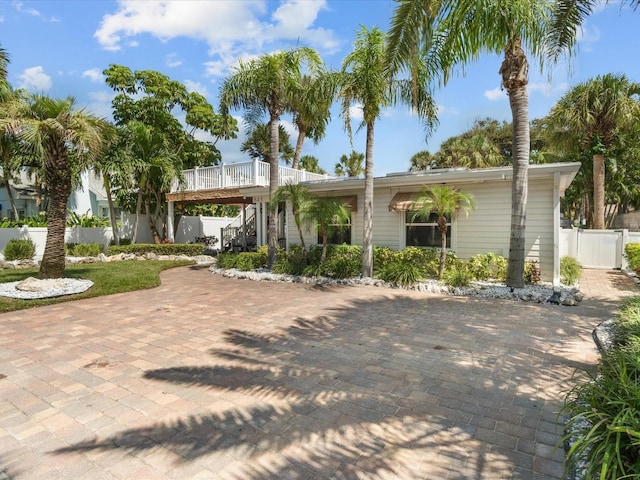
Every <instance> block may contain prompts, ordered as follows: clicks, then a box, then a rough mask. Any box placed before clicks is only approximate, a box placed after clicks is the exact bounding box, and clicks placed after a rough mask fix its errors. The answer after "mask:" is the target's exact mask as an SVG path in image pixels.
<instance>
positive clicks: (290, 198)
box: [271, 182, 311, 257]
mask: <svg viewBox="0 0 640 480" xmlns="http://www.w3.org/2000/svg"><path fill="white" fill-rule="evenodd" d="M310 199H311V194H310V193H309V188H308V187H306V186H304V185H301V184H299V183H296V184H293V183H290V182H287V183H286V184H285V185H282V186H281V187H278V190H276V193H275V194H274V196H273V198H272V201H271V208H272V209H273V210H272V212H271V213H272V214H275V213H277V208H278V204H280V203H281V202H289V203H290V204H291V213H292V214H293V221H294V222H295V224H296V229H297V230H298V237H300V246H301V247H302V254H303V255H304V256H305V257H306V253H307V250H306V246H305V244H304V235H303V234H302V213H303V212H304V210H305V208H306V207H307V204H308V203H309V200H310Z"/></svg>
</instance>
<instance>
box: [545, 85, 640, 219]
mask: <svg viewBox="0 0 640 480" xmlns="http://www.w3.org/2000/svg"><path fill="white" fill-rule="evenodd" d="M639 97H640V83H635V82H631V81H630V80H629V79H628V78H627V77H626V76H625V75H616V74H606V75H601V76H597V77H596V78H593V79H591V80H587V81H586V82H583V83H581V84H579V85H576V86H575V87H574V88H572V89H571V90H570V91H569V92H567V93H566V94H565V95H563V96H562V98H560V100H558V103H556V104H555V105H554V107H553V108H552V109H551V112H550V114H549V117H548V121H549V126H550V128H551V129H552V131H554V132H555V135H554V140H555V142H556V144H559V145H561V146H569V145H567V142H575V143H577V145H578V146H579V148H580V149H581V150H582V151H589V152H590V153H591V154H592V158H593V228H595V229H603V228H605V154H606V152H607V150H608V149H609V148H611V146H612V144H613V142H614V140H615V138H616V137H617V136H618V135H619V134H621V133H623V132H624V131H625V130H629V129H634V127H635V128H637V126H638V121H639V120H638V119H639V118H640V100H639Z"/></svg>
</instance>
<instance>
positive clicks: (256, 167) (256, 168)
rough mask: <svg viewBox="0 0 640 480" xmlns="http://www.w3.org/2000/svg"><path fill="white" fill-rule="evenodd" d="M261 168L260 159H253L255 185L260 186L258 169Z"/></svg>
mask: <svg viewBox="0 0 640 480" xmlns="http://www.w3.org/2000/svg"><path fill="white" fill-rule="evenodd" d="M259 168H260V165H259V161H258V157H253V182H252V183H253V185H254V186H255V185H258V171H259V170H258V169H259Z"/></svg>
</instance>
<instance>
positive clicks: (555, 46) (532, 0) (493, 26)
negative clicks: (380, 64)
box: [388, 0, 591, 288]
mask: <svg viewBox="0 0 640 480" xmlns="http://www.w3.org/2000/svg"><path fill="white" fill-rule="evenodd" d="M558 3H563V4H568V3H570V4H576V3H581V2H577V1H575V0H566V1H563V2H556V1H552V0H504V1H500V2H487V1H485V0H471V1H468V2H450V1H441V2H434V3H431V2H429V3H427V2H424V1H423V0H400V1H399V3H398V6H397V7H396V10H395V11H394V15H393V18H392V20H391V29H390V34H389V55H388V69H389V71H390V72H391V73H392V74H393V73H395V72H397V71H399V70H402V69H406V70H408V71H409V72H410V74H411V76H412V78H413V79H414V84H417V83H419V82H418V81H417V80H416V79H417V75H416V72H417V68H416V66H417V65H418V62H419V61H424V62H425V63H426V65H428V66H429V67H430V72H431V77H432V79H434V78H436V77H437V78H439V79H441V80H442V81H443V82H446V81H447V80H448V79H449V78H450V76H451V73H452V71H453V70H454V69H455V68H456V67H458V66H460V65H464V64H466V63H468V62H469V61H471V60H475V59H477V58H478V57H479V56H480V54H481V53H484V52H492V53H504V60H503V62H502V65H501V67H500V71H499V74H500V75H501V77H502V86H503V88H504V89H505V90H506V91H507V95H508V96H509V103H510V105H511V112H512V115H513V148H512V158H513V180H512V201H511V233H510V240H509V265H508V271H507V280H506V282H507V285H509V286H511V287H516V288H521V287H523V286H524V280H523V278H524V275H523V274H524V261H525V217H526V203H527V196H526V194H527V168H528V163H529V154H530V132H529V118H528V116H529V114H528V112H529V104H528V103H529V100H528V94H527V83H528V70H529V68H528V60H527V57H526V54H525V51H524V49H523V47H526V48H528V49H529V51H530V53H531V54H532V55H533V56H535V57H538V58H540V59H541V64H542V59H543V58H545V56H546V55H548V54H550V52H553V55H552V56H551V58H552V59H555V58H557V54H559V53H560V52H561V51H563V50H566V49H571V48H572V47H573V45H574V44H575V40H576V29H577V27H578V26H579V25H580V22H581V20H582V18H583V17H581V16H580V15H577V16H576V15H570V16H569V17H565V18H564V20H563V21H558V22H557V23H556V24H553V23H552V20H554V15H555V19H559V18H560V16H561V15H562V12H561V11H560V10H561V9H557V6H558V5H557V4H558ZM584 3H591V0H585V2H584ZM427 7H429V8H427ZM571 8H572V6H569V8H568V9H569V10H571ZM566 10H567V9H565V11H566ZM554 28H555V29H554Z"/></svg>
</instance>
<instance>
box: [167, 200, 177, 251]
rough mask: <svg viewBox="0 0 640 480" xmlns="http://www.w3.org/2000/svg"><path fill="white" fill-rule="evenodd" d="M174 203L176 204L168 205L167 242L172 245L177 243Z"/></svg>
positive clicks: (169, 203) (170, 203)
mask: <svg viewBox="0 0 640 480" xmlns="http://www.w3.org/2000/svg"><path fill="white" fill-rule="evenodd" d="M173 203H174V202H168V205H167V240H169V241H170V242H172V243H173V242H174V241H175V237H174V235H173V215H174V211H173Z"/></svg>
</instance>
